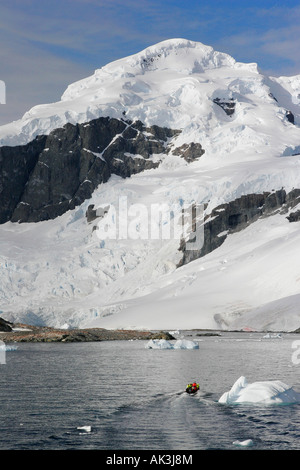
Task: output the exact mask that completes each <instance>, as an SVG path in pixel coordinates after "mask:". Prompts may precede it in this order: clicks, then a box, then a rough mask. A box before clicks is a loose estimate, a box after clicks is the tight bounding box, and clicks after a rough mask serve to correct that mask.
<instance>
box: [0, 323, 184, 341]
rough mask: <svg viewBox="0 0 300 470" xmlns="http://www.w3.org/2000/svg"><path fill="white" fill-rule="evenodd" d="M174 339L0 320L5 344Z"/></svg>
mask: <svg viewBox="0 0 300 470" xmlns="http://www.w3.org/2000/svg"><path fill="white" fill-rule="evenodd" d="M135 339H142V340H150V339H167V340H171V339H175V338H174V337H173V336H172V335H171V334H170V333H168V332H164V331H160V332H151V331H137V330H106V329H104V328H86V329H85V328H83V329H70V330H65V329H56V328H51V327H48V326H42V327H38V326H33V325H24V324H22V323H16V324H12V323H10V322H7V321H5V320H3V319H1V318H0V340H1V341H3V342H5V343H22V342H32V343H33V342H34V343H36V342H46V343H51V342H64V343H70V342H73V343H74V342H87V341H116V340H127V341H129V340H135Z"/></svg>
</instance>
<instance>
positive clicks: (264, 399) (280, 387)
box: [219, 376, 300, 405]
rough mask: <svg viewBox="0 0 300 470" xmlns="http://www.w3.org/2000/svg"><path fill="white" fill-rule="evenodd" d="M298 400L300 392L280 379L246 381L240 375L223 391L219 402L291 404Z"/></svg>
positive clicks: (299, 400)
mask: <svg viewBox="0 0 300 470" xmlns="http://www.w3.org/2000/svg"><path fill="white" fill-rule="evenodd" d="M298 402H300V393H297V392H295V391H294V390H293V388H292V387H290V386H289V385H286V384H285V383H283V382H281V381H280V380H273V381H264V382H253V383H251V384H248V383H247V380H246V378H245V377H243V376H242V377H240V378H239V379H238V380H237V381H236V382H235V383H234V384H233V386H232V388H231V390H230V391H229V392H225V393H223V395H222V396H221V397H220V399H219V403H225V404H235V403H255V404H258V403H260V404H269V405H272V404H291V403H298Z"/></svg>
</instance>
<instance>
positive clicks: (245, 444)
mask: <svg viewBox="0 0 300 470" xmlns="http://www.w3.org/2000/svg"><path fill="white" fill-rule="evenodd" d="M232 444H233V445H235V446H240V447H252V446H253V441H252V439H246V440H245V441H234V442H233V443H232Z"/></svg>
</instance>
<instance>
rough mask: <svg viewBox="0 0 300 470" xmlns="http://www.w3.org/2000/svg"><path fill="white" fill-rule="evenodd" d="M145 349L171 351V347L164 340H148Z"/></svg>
mask: <svg viewBox="0 0 300 470" xmlns="http://www.w3.org/2000/svg"><path fill="white" fill-rule="evenodd" d="M145 347H146V349H173V345H172V344H171V343H170V342H169V341H167V340H166V339H150V341H149V342H148V343H147V344H146V346H145Z"/></svg>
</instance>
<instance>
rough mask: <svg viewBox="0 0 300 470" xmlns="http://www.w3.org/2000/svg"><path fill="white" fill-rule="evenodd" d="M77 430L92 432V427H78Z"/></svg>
mask: <svg viewBox="0 0 300 470" xmlns="http://www.w3.org/2000/svg"><path fill="white" fill-rule="evenodd" d="M77 429H78V430H79V431H85V432H91V430H92V426H78V427H77Z"/></svg>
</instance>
